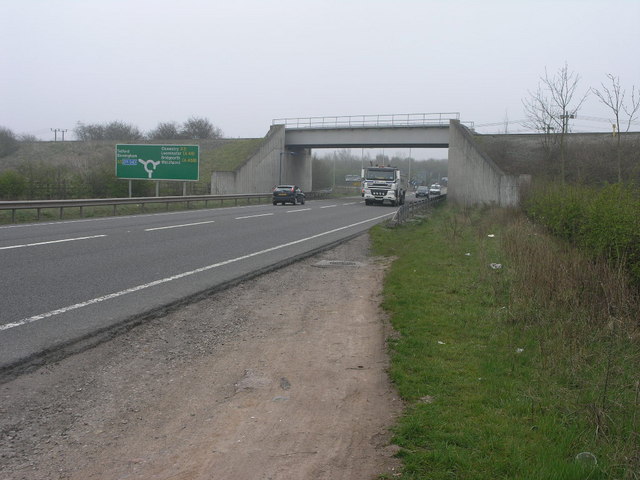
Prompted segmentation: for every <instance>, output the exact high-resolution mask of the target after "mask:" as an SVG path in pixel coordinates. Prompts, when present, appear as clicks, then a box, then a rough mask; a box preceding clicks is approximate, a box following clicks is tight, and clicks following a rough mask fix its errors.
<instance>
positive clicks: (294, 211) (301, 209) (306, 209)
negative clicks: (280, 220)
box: [285, 208, 311, 213]
mask: <svg viewBox="0 0 640 480" xmlns="http://www.w3.org/2000/svg"><path fill="white" fill-rule="evenodd" d="M309 210H311V209H310V208H297V209H295V210H287V211H286V212H285V213H297V212H307V211H309Z"/></svg>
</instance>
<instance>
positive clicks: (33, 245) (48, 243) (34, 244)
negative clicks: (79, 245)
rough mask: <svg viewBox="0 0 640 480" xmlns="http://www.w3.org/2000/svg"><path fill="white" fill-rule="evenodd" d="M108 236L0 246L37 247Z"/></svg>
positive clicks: (1, 248) (10, 247) (3, 248)
mask: <svg viewBox="0 0 640 480" xmlns="http://www.w3.org/2000/svg"><path fill="white" fill-rule="evenodd" d="M101 237H106V235H92V236H90V237H77V238H63V239H62V240H50V241H48V242H37V243H24V244H22V245H9V246H8V247H0V250H11V249H13V248H25V247H36V246H39V245H51V244H52V243H63V242H75V241H76V240H90V239H92V238H101Z"/></svg>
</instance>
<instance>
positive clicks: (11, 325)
mask: <svg viewBox="0 0 640 480" xmlns="http://www.w3.org/2000/svg"><path fill="white" fill-rule="evenodd" d="M389 215H393V213H387V214H384V215H380V216H378V217H374V218H370V219H368V220H363V221H361V222H356V223H352V224H351V225H345V226H344V227H339V228H334V229H333V230H328V231H326V232H322V233H318V234H316V235H312V236H310V237H306V238H301V239H300V240H294V241H293V242H288V243H284V244H282V245H277V246H275V247H271V248H267V249H266V250H260V251H257V252H253V253H249V254H248V255H243V256H241V257H236V258H231V259H229V260H225V261H224V262H219V263H214V264H213V265H207V266H206V267H201V268H196V269H195V270H191V271H189V272H184V273H179V274H178V275H173V276H171V277H166V278H161V279H160V280H155V281H153V282H150V283H145V284H144V285H138V286H135V287H131V288H127V289H126V290H120V291H119V292H115V293H110V294H109V295H104V296H102V297H97V298H92V299H91V300H87V301H86V302H81V303H76V304H75V305H69V306H68V307H63V308H59V309H57V310H52V311H50V312H47V313H42V314H40V315H34V316H33V317H29V318H24V319H22V320H19V321H17V322H14V323H7V324H6V325H0V332H1V331H3V330H9V329H10V328H15V327H20V326H22V325H26V324H28V323H33V322H37V321H38V320H43V319H45V318H49V317H53V316H55V315H60V314H62V313H66V312H70V311H72V310H77V309H79V308H83V307H88V306H89V305H93V304H96V303H100V302H104V301H105V300H111V299H114V298H118V297H121V296H123V295H127V294H129V293H134V292H138V291H140V290H144V289H146V288H150V287H155V286H157V285H162V284H163V283H167V282H171V281H173V280H179V279H181V278H184V277H189V276H191V275H195V274H196V273H202V272H206V271H207V270H211V269H214V268H218V267H222V266H224V265H229V264H230V263H235V262H239V261H241V260H246V259H247V258H251V257H256V256H258V255H263V254H265V253H269V252H273V251H275V250H279V249H281V248H286V247H290V246H291V245H296V244H298V243H302V242H308V241H309V240H313V239H315V238H319V237H323V236H325V235H330V234H332V233H335V232H339V231H340V230H346V229H347V228H352V227H357V226H358V225H362V224H364V223H368V222H373V221H376V220H380V219H381V218H384V217H388V216H389Z"/></svg>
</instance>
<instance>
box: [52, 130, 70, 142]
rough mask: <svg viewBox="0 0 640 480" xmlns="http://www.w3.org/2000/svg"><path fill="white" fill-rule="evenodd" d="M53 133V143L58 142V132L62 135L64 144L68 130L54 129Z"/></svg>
mask: <svg viewBox="0 0 640 480" xmlns="http://www.w3.org/2000/svg"><path fill="white" fill-rule="evenodd" d="M51 131H52V132H53V141H54V142H57V141H58V132H60V133H61V134H62V141H63V142H64V132H66V131H67V129H66V128H65V129H62V128H52V129H51Z"/></svg>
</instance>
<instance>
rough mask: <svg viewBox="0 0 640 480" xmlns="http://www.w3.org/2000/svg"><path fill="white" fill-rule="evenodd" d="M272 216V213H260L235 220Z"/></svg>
mask: <svg viewBox="0 0 640 480" xmlns="http://www.w3.org/2000/svg"><path fill="white" fill-rule="evenodd" d="M271 215H273V213H261V214H260V215H247V216H246V217H236V218H235V219H236V220H244V219H245V218H256V217H269V216H271Z"/></svg>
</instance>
